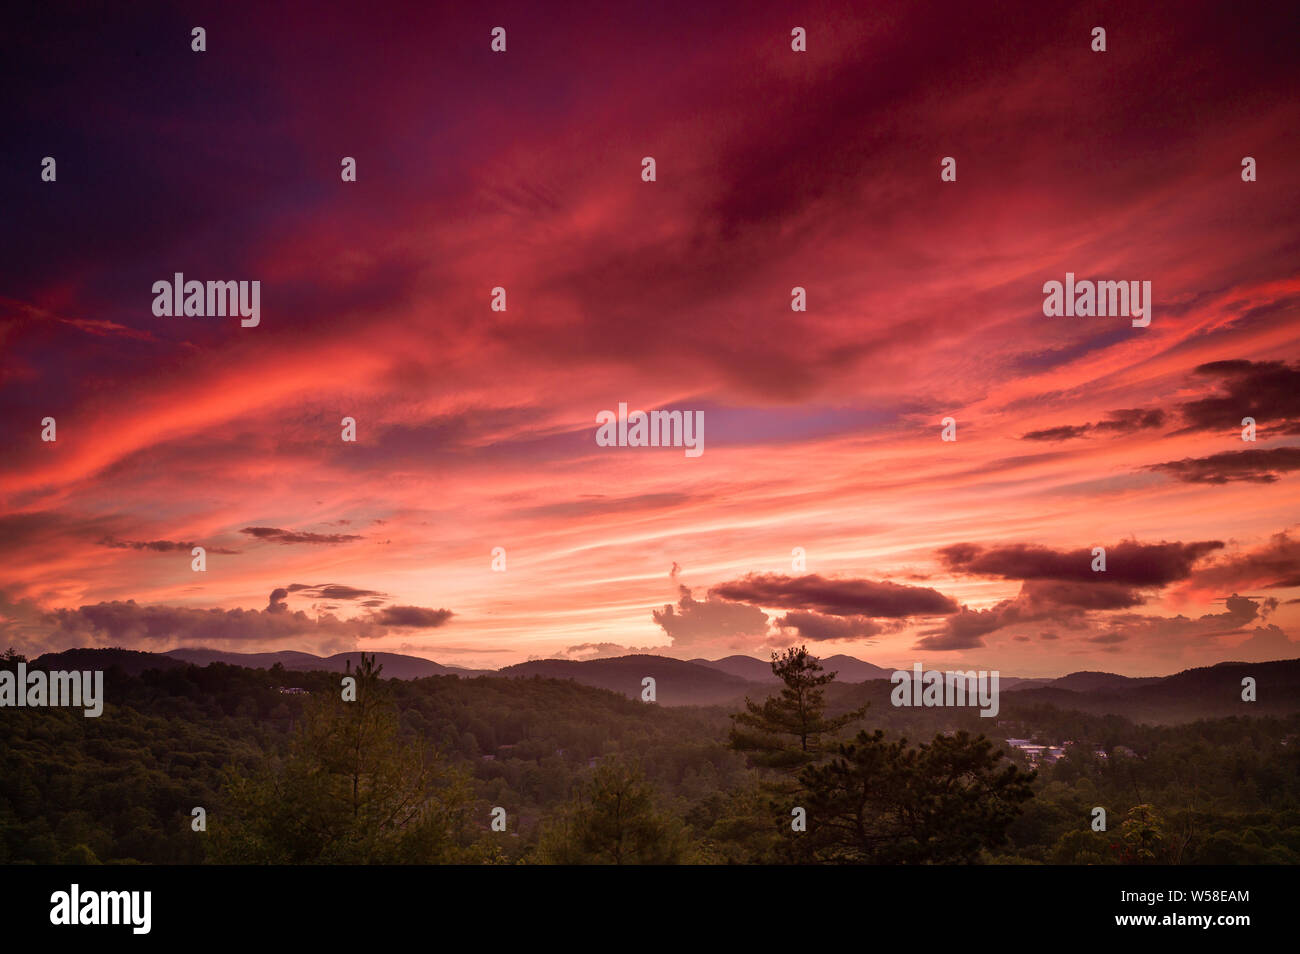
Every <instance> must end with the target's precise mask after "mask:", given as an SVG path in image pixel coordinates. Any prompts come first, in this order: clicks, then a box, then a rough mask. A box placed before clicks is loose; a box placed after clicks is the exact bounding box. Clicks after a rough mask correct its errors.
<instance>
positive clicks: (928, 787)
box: [799, 730, 1033, 864]
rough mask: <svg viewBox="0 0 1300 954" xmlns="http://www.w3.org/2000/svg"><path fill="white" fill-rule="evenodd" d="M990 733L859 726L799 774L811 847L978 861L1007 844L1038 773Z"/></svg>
mask: <svg viewBox="0 0 1300 954" xmlns="http://www.w3.org/2000/svg"><path fill="white" fill-rule="evenodd" d="M1002 758H1003V756H1002V753H1001V752H1000V751H998V750H997V749H995V748H994V746H993V744H992V743H991V742H990V741H989V740H988V739H986V738H984V737H983V736H980V737H979V738H972V737H971V736H969V735H968V734H967V733H965V732H958V733H957V734H956V735H953V736H944V735H939V736H935V738H934V740H933V741H931V742H930V743H928V744H922V745H920V746H919V747H917V748H909V747H908V746H907V740H906V739H898V740H897V741H893V742H890V741H886V739H885V736H884V733H883V732H881V731H879V730H877V731H876V732H874V733H871V734H868V733H867V732H865V731H864V732H860V733H858V736H857V738H856V739H855V740H854V741H853V742H852V743H848V744H845V745H841V746H840V748H839V756H838V757H837V758H836V759H834V760H833V761H832V762H830V763H829V764H827V765H822V766H810V767H808V768H807V769H805V770H804V772H803V773H802V774H801V775H800V776H799V781H800V783H801V784H802V785H803V787H804V789H805V792H806V802H807V804H806V805H805V806H804V807H805V808H806V809H807V811H808V835H809V838H808V841H809V846H808V851H809V854H810V855H811V857H812V860H814V861H818V862H830V863H837V864H846V863H847V864H922V863H954V862H956V863H969V862H973V861H975V860H977V859H978V858H979V856H980V853H981V852H982V851H984V850H985V849H987V848H990V847H992V846H995V845H997V844H1000V843H1001V842H1002V840H1003V839H1004V838H1005V834H1006V829H1007V826H1008V825H1010V824H1011V821H1012V820H1013V819H1014V818H1015V817H1016V815H1017V814H1019V812H1020V806H1021V804H1022V803H1023V802H1025V801H1027V800H1028V799H1030V798H1032V797H1033V791H1032V781H1033V775H1027V774H1026V773H1024V772H1022V771H1020V770H1019V769H1017V768H1016V767H1015V766H1014V765H999V762H1000V761H1001V760H1002Z"/></svg>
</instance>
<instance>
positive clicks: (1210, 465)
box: [1147, 447, 1300, 484]
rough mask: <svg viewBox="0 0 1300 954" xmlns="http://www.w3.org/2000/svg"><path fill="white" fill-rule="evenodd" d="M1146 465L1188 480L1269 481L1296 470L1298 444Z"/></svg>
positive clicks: (1299, 454) (1298, 465) (1299, 462)
mask: <svg viewBox="0 0 1300 954" xmlns="http://www.w3.org/2000/svg"><path fill="white" fill-rule="evenodd" d="M1147 469H1148V470H1154V471H1159V472H1161V473H1165V474H1169V475H1170V476H1171V477H1174V478H1176V479H1177V480H1181V481H1183V482H1184V483H1189V484H1227V483H1231V482H1233V481H1246V482H1249V483H1255V484H1271V483H1275V482H1276V481H1277V480H1278V479H1279V477H1281V475H1282V474H1285V473H1289V472H1290V471H1293V470H1300V447H1274V448H1271V449H1268V450H1242V451H1224V452H1223V453H1221V454H1212V455H1211V456H1209V457H1185V458H1183V459H1182V460H1174V461H1168V462H1166V463H1163V464H1152V465H1151V466H1150V467H1148V468H1147Z"/></svg>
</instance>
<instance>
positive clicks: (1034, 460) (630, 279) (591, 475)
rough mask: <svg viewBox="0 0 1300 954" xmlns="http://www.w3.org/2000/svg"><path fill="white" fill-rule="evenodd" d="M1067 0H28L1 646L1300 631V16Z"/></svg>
mask: <svg viewBox="0 0 1300 954" xmlns="http://www.w3.org/2000/svg"><path fill="white" fill-rule="evenodd" d="M1057 6H1058V5H1053V4H1047V5H1044V4H1039V3H1032V2H1030V3H993V4H979V5H972V4H968V3H885V4H872V5H863V4H852V3H838V4H767V3H744V4H718V5H714V4H696V3H671V2H657V3H653V4H651V3H638V4H569V5H564V4H546V5H539V4H519V5H510V4H491V5H461V9H457V8H456V7H455V6H452V5H443V4H437V3H420V4H411V5H407V6H403V5H400V4H399V5H394V6H393V7H392V9H391V10H389V9H387V8H385V11H384V12H383V13H382V14H380V13H378V12H376V8H374V7H373V6H372V5H366V4H341V3H332V4H300V5H295V4H288V5H276V9H274V10H272V9H268V7H269V5H265V4H242V3H220V4H208V5H203V4H198V5H194V6H192V7H191V8H189V9H187V10H185V11H181V10H177V9H175V8H171V7H168V6H164V5H152V4H132V5H130V7H129V9H127V8H123V7H122V5H119V4H102V5H95V4H81V5H77V6H76V7H75V8H74V7H64V6H60V5H58V4H54V5H51V6H49V7H44V8H42V9H39V10H27V11H24V12H19V13H17V14H15V15H14V16H13V18H12V20H13V22H12V23H11V24H8V25H7V29H9V32H10V37H9V40H10V43H9V44H8V46H9V51H8V53H7V55H6V56H5V57H3V58H0V60H2V61H0V85H2V86H3V87H4V88H5V89H6V95H5V96H3V97H0V111H2V112H0V118H2V119H3V122H4V129H5V131H6V134H5V140H6V142H5V145H4V148H3V149H2V150H0V163H2V165H0V208H3V209H4V213H3V218H2V219H0V234H3V236H4V241H3V246H4V248H5V250H6V251H5V254H4V255H3V256H2V257H0V453H2V455H3V456H2V457H0V646H14V647H16V648H18V649H20V650H23V651H26V652H28V653H38V652H41V651H45V650H56V649H64V648H70V647H74V646H123V647H127V648H132V649H142V650H150V651H164V650H167V649H172V648H176V647H179V646H205V647H211V648H217V649H225V650H232V651H241V652H253V651H257V652H261V651H270V650H286V649H292V650H302V651H308V652H316V653H321V654H330V653H334V652H340V651H345V650H355V649H366V650H385V651H392V652H405V653H410V654H413V655H418V656H424V657H427V658H430V659H435V660H437V661H438V662H441V663H444V664H448V665H460V666H470V667H485V668H486V667H491V668H496V667H499V666H503V665H509V664H512V663H516V662H521V661H524V660H526V659H530V658H549V657H559V658H573V659H584V658H594V657H599V656H616V655H622V654H626V653H629V652H655V653H662V654H664V655H670V656H675V657H679V658H684V659H690V658H696V657H708V658H717V657H720V656H724V655H728V654H731V653H747V654H751V655H756V656H761V657H766V656H767V655H768V654H769V653H770V652H771V651H773V650H774V649H778V648H781V647H783V646H787V645H792V644H798V643H804V644H807V645H809V646H810V648H812V647H815V650H814V651H815V652H818V653H821V654H824V655H830V654H834V653H846V654H849V655H854V656H857V657H859V658H862V659H866V660H869V661H871V662H874V663H876V664H877V665H883V666H897V667H904V668H910V667H911V665H912V664H913V663H914V662H922V663H924V664H925V665H926V666H934V667H944V666H960V667H961V668H972V667H979V668H989V669H999V670H1001V671H1002V672H1004V673H1006V674H1008V675H1021V676H1042V675H1059V674H1063V673H1066V672H1071V671H1076V670H1106V671H1113V672H1123V673H1126V674H1130V675H1150V674H1162V673H1168V672H1175V671H1178V670H1180V669H1184V668H1188V667H1191V666H1201V665H1210V664H1213V663H1215V662H1219V661H1222V660H1247V661H1262V660H1270V659H1282V658H1295V657H1297V656H1300V267H1298V264H1300V228H1298V227H1297V225H1298V223H1300V140H1298V139H1297V128H1300V127H1298V123H1297V120H1298V119H1300V106H1298V105H1297V93H1296V90H1297V79H1298V78H1300V75H1298V74H1300V61H1297V59H1296V57H1295V55H1294V43H1295V36H1296V35H1297V26H1300V22H1298V21H1300V12H1297V7H1296V6H1295V5H1294V4H1283V3H1271V4H1269V3H1266V4H1260V5H1258V6H1254V5H1252V6H1251V7H1250V8H1249V11H1248V12H1247V11H1245V10H1243V8H1240V7H1236V6H1234V5H1231V4H1205V3H1186V2H1180V3H1168V4H1160V3H1155V4H1141V5H1127V6H1120V5H1112V4H1102V3H1082V4H1077V5H1072V7H1071V8H1070V9H1065V8H1064V5H1060V6H1061V8H1060V9H1057V8H1056V7H1057ZM1044 7H1047V8H1049V9H1044ZM497 26H500V27H502V28H504V30H505V31H506V50H505V51H504V52H494V51H493V50H492V49H491V43H492V35H491V33H492V29H493V28H494V27H497ZM1098 26H1100V27H1102V28H1104V29H1105V31H1106V50H1105V52H1097V51H1094V50H1093V49H1092V46H1093V45H1094V39H1093V29H1094V27H1098ZM194 27H203V29H204V30H205V31H206V34H205V41H206V49H205V50H204V51H202V52H198V51H195V50H193V49H192V48H191V44H192V42H193V41H192V34H191V31H192V29H193V28H194ZM796 27H802V28H803V29H804V30H805V31H806V51H805V52H796V51H795V50H793V49H792V30H794V28H796ZM8 54H12V55H8ZM47 156H48V157H52V158H54V159H55V161H56V166H55V170H56V172H55V180H54V181H52V182H51V181H43V180H42V168H43V159H44V157H47ZM343 157H351V158H353V159H354V160H355V164H356V181H347V182H345V181H343V177H342V175H341V167H342V162H343ZM646 157H652V158H653V159H654V160H655V178H654V181H646V180H645V178H644V177H643V169H644V164H643V159H645V158H646ZM945 157H951V158H952V159H954V160H955V171H956V177H955V181H944V180H943V179H942V178H941V169H942V163H943V160H944V159H945ZM1244 157H1251V158H1253V159H1254V160H1255V169H1256V174H1255V175H1256V177H1255V181H1249V182H1248V181H1243V175H1242V170H1243V165H1242V161H1243V158H1244ZM177 272H180V273H183V275H184V276H185V279H186V280H198V281H254V280H255V281H258V282H260V286H259V287H260V296H261V297H260V321H259V323H258V324H257V326H256V327H244V326H243V324H242V323H241V321H240V320H239V318H237V317H236V318H232V317H196V316H180V317H175V316H172V317H167V316H159V315H156V314H155V313H154V300H155V295H154V292H153V290H152V288H153V285H154V283H155V282H157V281H160V280H161V281H166V282H171V280H172V277H173V275H174V274H175V273H177ZM1067 272H1069V273H1073V275H1074V276H1075V277H1076V279H1078V280H1080V281H1082V280H1085V279H1087V280H1114V281H1136V282H1139V283H1140V282H1150V283H1151V289H1152V291H1151V295H1152V299H1153V300H1152V302H1151V307H1150V309H1149V317H1150V319H1151V320H1150V324H1149V325H1148V326H1147V327H1135V326H1133V324H1132V322H1131V321H1130V316H1128V315H1119V316H1114V315H1111V316H1108V317H1094V316H1059V315H1052V316H1049V315H1047V314H1045V308H1044V299H1045V297H1046V296H1045V292H1044V285H1045V283H1047V282H1051V281H1058V282H1064V281H1065V276H1066V273H1067ZM796 286H797V287H801V288H804V289H805V290H806V301H807V310H806V311H794V310H792V289H794V288H795V287H796ZM497 287H500V288H504V289H505V291H506V298H505V301H506V306H505V310H503V311H500V310H494V309H493V308H492V300H493V291H492V290H493V289H494V288H497ZM620 403H622V404H626V405H627V406H628V408H630V409H632V410H637V409H642V410H647V411H649V410H680V411H683V412H685V413H687V414H691V415H694V414H696V413H697V412H699V413H702V417H703V422H704V429H703V448H704V450H703V453H702V454H700V455H699V456H690V455H688V454H686V453H685V452H684V450H683V448H681V447H634V446H613V447H611V446H601V444H600V443H598V442H597V439H596V438H597V415H599V414H600V413H601V412H602V411H607V410H608V411H615V412H616V411H617V409H618V407H619V405H620ZM47 417H52V418H54V420H55V435H54V436H55V439H54V440H43V439H42V435H43V432H44V431H45V430H46V427H45V425H44V424H43V421H44V419H46V418H47ZM1246 417H1251V418H1253V419H1254V420H1255V422H1256V424H1255V427H1256V433H1255V440H1254V441H1247V440H1243V423H1242V422H1243V419H1244V418H1246ZM344 418H351V419H352V420H353V421H354V422H355V436H356V439H355V440H354V441H347V440H344V439H343V425H342V422H343V419H344ZM945 418H951V419H952V420H953V422H954V424H955V436H956V439H955V440H944V439H943V432H944V424H943V421H944V419H945ZM950 432H951V429H950ZM195 546H202V547H204V548H205V551H206V569H204V570H203V571H202V572H196V571H195V570H194V569H193V567H192V560H193V556H192V551H193V548H194V547H195ZM1097 547H1101V548H1104V550H1105V558H1106V569H1105V570H1104V571H1098V570H1094V569H1093V565H1094V561H1095V556H1094V548H1097ZM495 548H502V550H499V551H496V553H497V556H496V557H494V555H493V554H494V550H495ZM502 551H503V552H502ZM494 562H495V564H496V568H495V569H494Z"/></svg>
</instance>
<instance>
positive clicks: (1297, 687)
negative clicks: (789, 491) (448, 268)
mask: <svg viewBox="0 0 1300 954" xmlns="http://www.w3.org/2000/svg"><path fill="white" fill-rule="evenodd" d="M367 655H370V654H369V653H367ZM375 655H376V656H377V657H378V661H379V662H380V663H381V664H382V665H383V667H384V669H383V674H384V676H386V677H388V678H396V679H420V678H424V677H427V676H447V675H453V676H458V677H461V678H471V677H475V676H493V677H499V678H514V679H526V678H542V679H568V680H573V681H574V682H577V683H580V684H582V685H586V686H592V687H595V688H599V689H608V690H612V691H614V692H618V693H620V694H622V695H625V696H627V697H628V698H631V699H641V698H642V692H643V689H644V685H643V680H644V679H645V678H646V677H647V676H649V677H652V678H653V679H654V680H655V701H656V702H658V703H659V704H660V705H668V706H681V705H705V706H710V705H725V706H735V705H737V704H738V703H739V702H740V701H741V700H743V699H744V698H745V697H746V696H750V697H753V698H763V697H764V696H766V695H768V694H769V693H771V692H772V691H773V690H774V689H775V687H776V686H777V685H779V682H778V680H777V679H776V677H775V676H774V675H773V674H772V667H771V663H770V662H768V661H765V660H762V659H756V658H754V657H752V656H744V655H733V656H725V657H723V658H722V659H715V660H708V659H702V658H701V659H691V660H683V659H675V658H672V657H669V656H657V655H650V654H636V655H628V656H615V657H610V658H603V659H584V660H573V659H534V660H529V661H528V662H523V663H517V664H515V665H513V666H505V667H503V668H501V669H499V670H490V669H464V668H460V667H456V666H444V665H441V664H440V663H436V662H434V661H433V660H431V659H424V658H423V657H419V656H407V655H402V654H400V653H383V652H379V653H375ZM360 657H361V653H360V652H351V653H336V654H335V655H333V656H327V657H322V656H315V655H313V654H311V653H304V652H294V651H287V650H286V651H281V652H272V653H234V652H225V651H223V650H214V649H190V648H183V649H173V650H170V651H168V652H166V653H150V652H142V651H138V650H128V649H89V648H86V649H70V650H65V651H63V652H59V653H46V654H45V655H42V656H40V657H38V658H37V659H36V660H35V661H34V662H33V663H32V666H33V668H41V669H51V670H59V669H63V670H71V669H81V670H85V669H108V668H111V667H113V666H117V667H119V668H121V669H122V670H123V671H125V672H127V673H128V674H130V675H139V674H140V673H142V672H144V671H146V670H148V669H168V668H174V667H177V666H185V665H197V666H207V665H210V664H211V663H216V662H220V663H225V664H227V665H231V666H242V667H245V668H250V669H270V668H271V667H273V666H275V665H276V664H277V663H278V664H280V665H281V666H283V667H284V668H285V669H286V670H289V671H291V672H310V671H325V672H343V671H344V669H345V668H346V667H347V665H348V663H349V662H350V663H351V664H352V665H353V666H354V667H355V666H356V665H357V663H358V662H359V660H360ZM821 663H822V666H823V668H824V669H825V670H826V671H827V672H836V673H838V677H837V679H836V682H837V683H842V684H858V683H866V682H871V681H875V680H884V679H888V678H889V677H890V676H891V675H892V674H893V672H894V671H895V670H892V669H886V668H883V667H880V666H876V665H873V664H872V663H868V662H864V661H863V660H860V659H856V658H854V657H852V656H845V655H834V656H827V657H824V658H822V659H821ZM1246 676H1252V677H1255V678H1257V680H1258V686H1259V692H1260V696H1259V702H1258V703H1257V704H1252V709H1251V711H1253V712H1258V713H1260V714H1263V713H1265V712H1272V713H1277V712H1282V711H1291V710H1292V709H1300V659H1293V660H1277V661H1273V662H1267V663H1241V662H1222V663H1218V664H1216V665H1213V666H1203V667H1199V668H1196V669H1187V670H1183V671H1182V672H1178V673H1174V674H1173V675H1169V676H1142V677H1134V676H1121V675H1118V674H1116V673H1108V672H1095V671H1086V670H1085V671H1080V672H1072V673H1069V674H1068V675H1065V676H1061V677H1059V678H1056V679H1026V678H1017V677H1014V676H1003V677H1001V680H1000V686H1001V688H1002V690H1003V691H1004V692H1010V693H1014V694H1015V698H1016V699H1017V700H1022V701H1024V702H1030V703H1047V704H1050V705H1054V706H1057V707H1059V708H1062V709H1077V710H1080V711H1087V712H1093V713H1097V714H1105V713H1107V712H1116V713H1123V714H1128V715H1130V716H1131V717H1132V718H1135V719H1139V720H1142V719H1162V718H1167V717H1169V715H1170V714H1171V713H1175V712H1177V713H1187V712H1192V711H1199V710H1197V708H1196V707H1198V706H1201V707H1203V708H1204V713H1205V715H1206V716H1210V715H1213V714H1236V713H1239V712H1241V711H1242V710H1241V708H1240V707H1241V705H1242V704H1243V703H1242V700H1241V699H1240V694H1241V680H1242V679H1243V678H1244V677H1246Z"/></svg>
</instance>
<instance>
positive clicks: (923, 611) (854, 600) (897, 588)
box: [709, 573, 958, 619]
mask: <svg viewBox="0 0 1300 954" xmlns="http://www.w3.org/2000/svg"><path fill="white" fill-rule="evenodd" d="M709 595H710V596H711V597H712V596H718V597H722V598H723V599H727V600H734V601H736V602H741V603H754V604H757V605H760V606H769V607H775V608H780V609H787V610H812V611H813V612H817V613H821V614H823V615H826V616H842V617H857V616H865V617H870V618H873V619H901V618H904V617H907V616H940V615H943V614H946V613H955V612H957V609H958V607H957V603H956V601H954V600H953V599H951V598H950V597H947V596H944V595H943V594H942V593H940V592H939V591H938V590H934V589H931V588H930V587H926V586H905V585H903V584H901V583H887V582H881V581H877V580H861V579H829V578H826V577H822V576H818V575H817V574H815V573H813V574H809V575H807V576H782V575H779V574H775V573H758V574H755V573H751V574H749V575H748V576H745V577H742V578H741V579H739V580H734V581H732V582H730V583H721V584H719V585H717V586H715V587H713V588H711V589H710V590H709Z"/></svg>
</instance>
